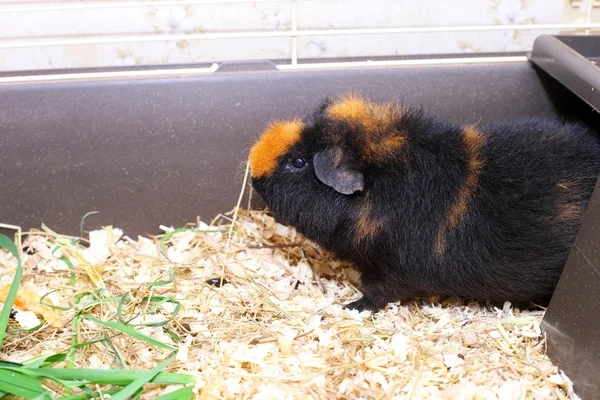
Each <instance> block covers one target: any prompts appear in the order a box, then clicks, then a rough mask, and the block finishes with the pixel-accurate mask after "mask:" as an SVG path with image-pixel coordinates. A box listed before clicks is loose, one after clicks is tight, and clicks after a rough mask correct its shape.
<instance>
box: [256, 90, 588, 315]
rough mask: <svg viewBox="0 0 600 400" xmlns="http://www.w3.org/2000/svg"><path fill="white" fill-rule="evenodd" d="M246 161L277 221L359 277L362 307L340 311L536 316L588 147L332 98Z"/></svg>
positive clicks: (572, 228) (581, 208)
mask: <svg viewBox="0 0 600 400" xmlns="http://www.w3.org/2000/svg"><path fill="white" fill-rule="evenodd" d="M248 162H249V164H250V170H251V180H252V186H253V188H254V189H255V191H256V192H257V193H258V194H259V195H260V197H262V199H263V200H264V201H265V202H266V204H267V205H268V207H269V209H270V210H271V211H273V212H274V213H275V214H276V215H277V216H278V218H279V220H280V221H281V222H283V223H286V224H289V225H292V226H294V227H295V228H296V229H297V231H298V232H300V233H301V234H302V235H304V236H305V237H307V238H308V239H310V240H312V241H313V242H315V243H317V244H319V245H320V246H322V247H323V248H325V249H326V250H328V251H331V252H333V253H334V254H335V255H336V256H337V257H339V258H340V259H343V260H346V261H347V262H349V263H350V264H351V265H352V266H353V267H354V268H356V269H357V270H358V271H359V272H360V275H361V284H362V290H363V297H362V298H360V299H359V300H358V301H355V302H353V303H350V304H348V305H346V307H347V308H350V309H357V310H360V311H362V310H370V311H377V310H379V309H381V308H383V307H385V306H386V304H388V303H390V302H395V301H400V300H403V299H406V298H412V297H420V296H426V295H440V296H458V297H463V298H469V299H475V300H480V301H490V302H503V301H510V302H513V303H517V304H523V303H525V304H527V303H529V302H534V303H538V304H547V303H548V301H549V300H550V298H551V296H552V293H553V291H554V289H555V286H556V284H557V281H558V279H559V276H560V274H561V271H562V268H563V266H564V264H565V262H566V258H567V256H568V253H569V251H570V248H571V246H572V245H573V242H574V239H575V236H576V234H577V231H578V229H579V225H580V222H581V219H582V216H583V214H584V212H585V209H586V206H587V203H588V201H589V198H590V197H591V194H592V191H593V189H594V187H595V184H596V180H597V177H598V175H599V174H600V144H599V142H598V140H597V139H596V138H595V137H594V136H593V135H592V133H591V132H590V131H589V130H588V128H586V127H585V126H584V125H582V124H577V123H564V122H559V121H555V120H547V119H520V120H514V121H499V122H489V123H478V124H475V125H460V124H457V123H453V122H450V121H445V120H443V119H441V118H439V117H436V116H434V115H431V114H429V113H426V112H424V111H423V110H421V109H417V108H413V107H406V106H404V105H401V104H398V103H396V102H389V103H387V104H380V103H375V102H372V101H370V100H368V99H364V98H361V97H359V96H356V95H346V96H343V97H340V98H335V99H326V100H325V101H324V102H323V103H322V104H321V105H320V106H319V107H318V109H317V110H316V111H315V112H314V113H313V114H311V115H309V116H305V117H303V118H297V119H293V120H288V121H278V122H274V123H272V124H271V125H270V126H269V127H268V128H267V129H266V130H265V132H264V133H263V134H262V136H261V137H260V139H259V140H258V141H257V142H256V143H255V145H254V146H253V147H252V149H251V151H250V155H249V159H248Z"/></svg>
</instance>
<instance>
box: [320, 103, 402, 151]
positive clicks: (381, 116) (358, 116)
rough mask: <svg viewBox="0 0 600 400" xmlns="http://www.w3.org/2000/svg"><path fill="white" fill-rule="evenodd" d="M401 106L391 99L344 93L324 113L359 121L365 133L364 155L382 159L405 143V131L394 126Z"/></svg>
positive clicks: (351, 121) (399, 114) (356, 122)
mask: <svg viewBox="0 0 600 400" xmlns="http://www.w3.org/2000/svg"><path fill="white" fill-rule="evenodd" d="M403 113H404V110H403V109H402V108H401V107H400V106H398V104H396V103H394V102H389V103H386V104H377V103H372V102H369V101H366V100H364V99H362V98H360V97H358V96H356V95H352V94H350V95H347V96H344V97H342V98H341V99H339V100H338V101H336V102H334V103H333V104H331V105H330V106H329V107H328V108H327V115H328V116H329V118H331V119H334V120H343V121H346V122H350V123H355V124H357V125H359V126H360V127H361V128H362V130H363V132H364V133H365V135H364V137H363V138H362V139H363V140H364V141H365V143H364V146H363V153H362V157H363V159H379V160H381V159H384V158H386V157H388V156H390V155H392V154H394V152H396V151H397V150H398V149H399V148H400V147H402V146H404V145H405V144H406V140H407V139H406V135H404V134H402V133H401V132H398V131H397V130H396V124H397V122H398V120H399V119H400V118H401V117H402V114H403Z"/></svg>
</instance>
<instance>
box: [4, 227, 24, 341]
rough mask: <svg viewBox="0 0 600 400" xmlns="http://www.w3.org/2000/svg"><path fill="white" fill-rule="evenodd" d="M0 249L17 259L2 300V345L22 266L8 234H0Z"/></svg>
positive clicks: (21, 274) (19, 281) (21, 273)
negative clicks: (7, 289) (15, 267)
mask: <svg viewBox="0 0 600 400" xmlns="http://www.w3.org/2000/svg"><path fill="white" fill-rule="evenodd" d="M0 249H6V250H8V251H9V252H10V253H11V254H12V255H13V256H14V257H15V258H16V259H17V270H16V271H15V276H14V277H13V280H12V283H11V284H10V290H9V291H8V295H7V296H6V301H5V302H4V306H3V307H2V312H1V313H0V347H2V341H3V340H4V334H5V333H6V327H7V326H8V320H9V318H10V311H11V310H12V306H13V303H14V302H15V297H17V290H18V289H19V285H20V284H21V277H22V276H23V266H22V265H21V257H19V252H18V251H17V246H15V244H14V243H13V241H12V240H10V239H9V238H8V236H6V235H2V234H0Z"/></svg>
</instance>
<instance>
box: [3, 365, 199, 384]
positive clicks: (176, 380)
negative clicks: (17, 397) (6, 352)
mask: <svg viewBox="0 0 600 400" xmlns="http://www.w3.org/2000/svg"><path fill="white" fill-rule="evenodd" d="M13 369H15V368H5V370H13ZM0 372H2V373H3V371H1V370H0ZM18 372H22V373H23V374H27V375H29V376H33V377H44V378H48V379H52V380H55V381H60V380H71V381H85V382H88V383H90V384H99V385H115V386H126V385H129V384H130V383H131V382H133V381H134V380H136V379H138V378H139V377H140V376H141V375H142V374H144V373H146V372H147V371H136V370H118V369H111V370H107V369H73V368H38V369H29V368H23V369H19V370H18ZM151 382H153V383H162V384H165V385H188V384H190V383H193V382H194V377H193V376H191V375H185V374H177V373H174V372H161V373H159V374H158V375H156V376H155V377H154V378H153V379H152V380H151ZM79 385H81V384H79Z"/></svg>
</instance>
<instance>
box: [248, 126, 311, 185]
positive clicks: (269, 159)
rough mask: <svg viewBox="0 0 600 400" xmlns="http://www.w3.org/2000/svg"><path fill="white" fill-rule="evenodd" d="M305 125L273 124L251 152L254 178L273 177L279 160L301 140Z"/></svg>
mask: <svg viewBox="0 0 600 400" xmlns="http://www.w3.org/2000/svg"><path fill="white" fill-rule="evenodd" d="M303 128H304V125H303V124H302V122H301V121H300V120H297V119H296V120H292V121H277V122H274V123H272V124H271V125H270V126H269V127H268V128H267V129H266V130H265V132H264V133H263V134H262V135H261V137H260V139H259V140H258V141H257V142H256V144H255V145H254V146H253V147H252V150H250V156H249V157H248V162H249V163H250V170H251V174H252V177H253V178H260V177H264V176H267V177H268V176H271V175H272V174H273V172H274V171H275V168H276V167H277V159H278V158H279V157H280V156H281V155H282V154H284V153H285V152H286V151H288V150H289V148H290V147H292V146H293V145H294V144H295V143H297V142H298V141H299V140H300V133H301V132H302V129H303Z"/></svg>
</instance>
